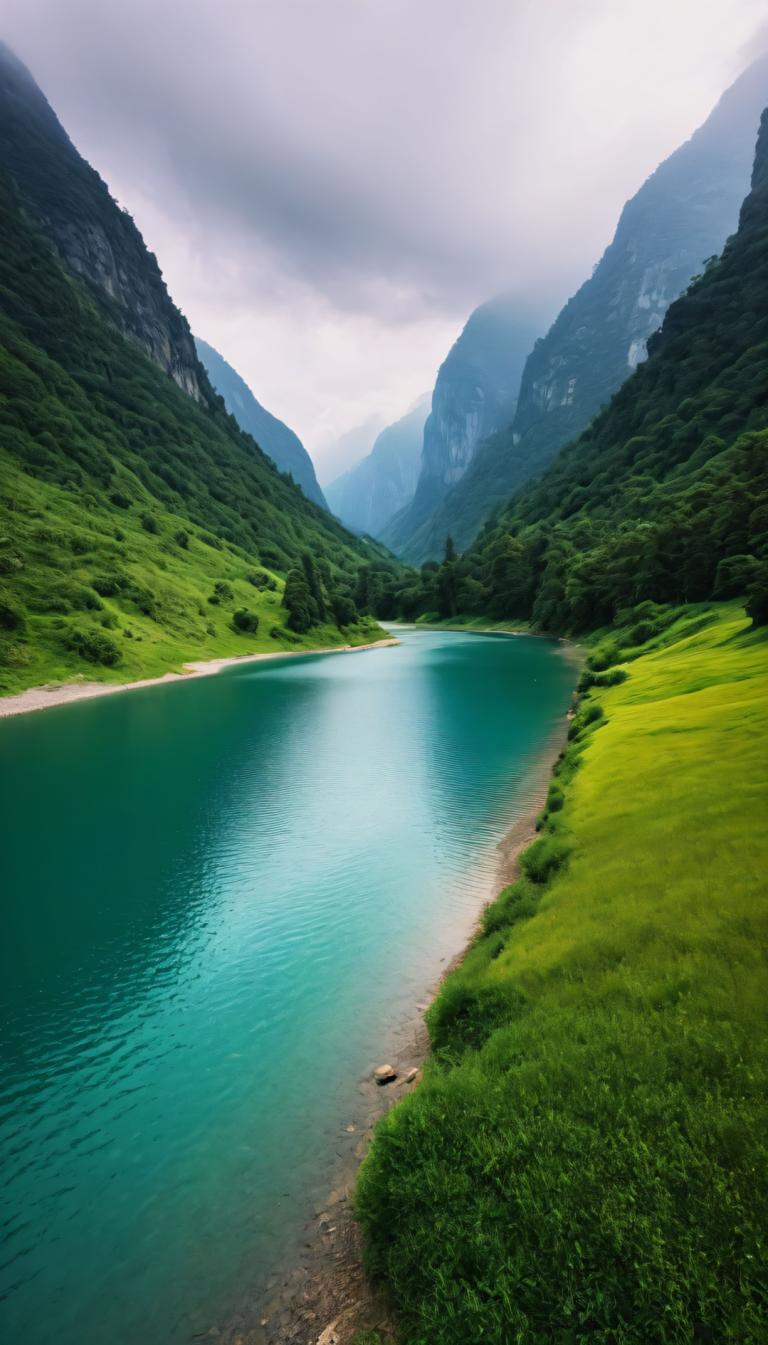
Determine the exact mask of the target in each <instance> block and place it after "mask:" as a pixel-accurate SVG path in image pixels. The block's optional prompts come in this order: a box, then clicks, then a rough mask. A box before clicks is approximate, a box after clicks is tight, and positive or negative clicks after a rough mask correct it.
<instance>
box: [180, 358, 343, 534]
mask: <svg viewBox="0 0 768 1345" xmlns="http://www.w3.org/2000/svg"><path fill="white" fill-rule="evenodd" d="M195 345H196V347H197V353H198V355H199V357H200V359H201V360H202V362H203V365H204V366H205V369H206V372H207V374H208V377H209V379H210V380H211V383H212V384H213V386H214V388H215V389H216V391H217V392H218V393H219V395H220V396H221V397H223V398H224V405H225V406H226V408H227V410H228V411H229V414H230V415H231V416H234V418H235V420H236V421H237V423H238V425H239V426H240V428H241V430H245V432H246V433H247V434H250V435H251V436H252V437H253V438H254V439H255V440H256V443H257V444H258V445H259V448H261V449H262V451H263V452H264V453H266V454H267V456H268V457H270V458H271V459H272V461H273V462H274V463H275V466H276V467H277V468H278V469H279V470H280V471H281V472H290V473H291V476H292V477H293V479H294V481H295V482H296V484H297V486H301V489H302V490H303V491H304V494H305V495H306V497H307V499H308V500H314V502H315V504H319V505H322V507H323V508H324V509H327V508H328V505H327V503H326V500H325V497H324V495H323V492H322V491H321V489H320V486H319V485H318V482H317V477H316V476H315V469H314V467H313V465H312V459H311V458H310V456H309V454H308V452H307V450H306V449H305V447H304V445H303V444H302V442H301V440H300V439H299V436H298V435H297V434H295V433H294V431H293V430H291V429H289V428H288V426H287V425H285V424H284V423H283V421H282V420H278V418H277V416H273V415H272V413H271V412H270V411H267V409H266V407H264V406H262V405H261V402H259V401H257V399H256V397H254V395H253V393H252V392H251V389H250V388H249V386H248V384H247V383H246V382H245V379H244V378H242V377H241V375H240V374H238V372H237V370H236V369H233V368H232V365H231V364H228V363H227V361H226V360H225V359H224V357H223V356H222V355H220V354H219V352H218V351H217V350H214V348H213V346H210V345H208V342H207V341H203V340H202V339H201V338H200V337H199V336H196V337H195Z"/></svg>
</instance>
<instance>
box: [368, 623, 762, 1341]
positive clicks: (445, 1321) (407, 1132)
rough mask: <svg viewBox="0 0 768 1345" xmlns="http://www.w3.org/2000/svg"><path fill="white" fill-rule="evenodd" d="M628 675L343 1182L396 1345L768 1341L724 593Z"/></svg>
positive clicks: (744, 676)
mask: <svg viewBox="0 0 768 1345" xmlns="http://www.w3.org/2000/svg"><path fill="white" fill-rule="evenodd" d="M705 623H706V624H705ZM654 643H655V645H656V646H657V647H655V648H654V647H653V644H654ZM633 652H637V651H633ZM624 668H625V671H626V672H627V673H628V677H627V680H626V681H624V682H622V683H620V684H614V685H611V686H597V687H594V686H593V687H592V688H591V689H590V690H589V691H588V692H587V693H586V695H585V698H584V701H583V703H582V707H581V709H580V712H579V716H578V717H577V720H576V721H575V724H574V726H573V737H572V741H571V744H570V746H569V749H568V751H567V753H566V755H565V758H564V760H563V761H562V763H561V766H560V770H559V774H558V776H557V778H556V780H555V781H554V782H553V786H552V789H551V791H550V799H551V805H550V811H549V813H548V815H547V818H546V820H545V823H544V827H543V830H542V835H541V837H540V839H539V840H538V841H536V842H535V843H534V846H533V847H531V848H530V849H529V850H528V851H527V852H526V854H525V856H524V857H523V871H524V875H525V876H524V877H522V878H521V879H520V880H519V881H518V882H517V883H515V884H514V885H513V886H512V887H511V888H508V889H507V890H506V891H505V892H504V893H503V894H502V895H501V897H500V898H499V900H498V901H497V902H496V903H495V905H494V906H492V907H491V908H490V909H489V911H488V913H487V917H486V922H485V932H484V934H483V936H482V937H481V938H480V939H479V940H478V941H477V942H476V944H475V945H474V946H473V948H472V949H471V950H470V952H469V954H468V955H467V957H466V959H465V961H464V963H463V964H462V965H461V967H460V968H459V969H458V970H456V971H455V972H453V973H452V974H451V975H450V976H449V977H448V979H447V980H446V982H445V983H444V986H443V989H442V991H441V993H440V995H439V996H438V999H437V1001H436V1002H435V1004H434V1005H433V1007H432V1009H431V1011H430V1014H429V1027H430V1032H431V1037H432V1043H433V1048H434V1049H433V1056H432V1059H431V1060H430V1062H429V1064H428V1067H427V1071H426V1076H425V1080H424V1083H423V1084H422V1086H421V1087H420V1088H419V1089H418V1090H417V1092H416V1093H415V1094H414V1095H413V1096H412V1097H409V1098H407V1099H405V1100H404V1101H403V1103H402V1104H401V1105H399V1106H398V1107H397V1108H396V1109H395V1110H394V1111H393V1112H391V1113H390V1114H389V1116H388V1117H386V1118H385V1120H384V1121H383V1122H382V1123H381V1125H380V1127H379V1129H378V1132H377V1136H376V1139H375V1141H374V1144H373V1147H372V1150H371V1152H370V1154H369V1156H368V1158H367V1159H366V1161H365V1163H364V1166H363V1169H362V1172H361V1176H360V1180H359V1187H358V1197H357V1199H358V1210H359V1214H360V1217H361V1220H362V1223H363V1226H364V1230H365V1233H366V1236H367V1241H368V1255H369V1263H370V1268H371V1270H372V1271H373V1272H374V1274H375V1275H377V1276H379V1277H382V1278H383V1279H384V1280H385V1281H386V1282H387V1283H388V1285H389V1288H390V1290H391V1293H392V1296H393V1298H394V1301H395V1305H396V1308H397V1311H398V1314H399V1318H400V1323H401V1327H402V1332H403V1338H404V1340H405V1341H407V1342H409V1343H413V1345H416V1343H417V1342H418V1345H467V1342H470V1341H471V1342H480V1341H482V1340H488V1341H494V1342H501V1341H505V1342H506V1341H510V1342H512V1341H515V1342H518V1341H519V1342H539V1341H540V1342H544V1341H547V1342H550V1341H558V1342H577V1341H582V1340H587V1339H588V1340H589V1341H591V1342H592V1341H594V1342H606V1345H607V1342H609V1341H610V1342H626V1343H628V1342H632V1343H633V1345H634V1343H635V1342H636V1343H637V1345H641V1343H642V1345H647V1342H648V1341H650V1340H654V1341H659V1342H669V1343H670V1345H671V1343H672V1342H675V1343H677V1342H681V1343H682V1342H689V1341H690V1342H694V1341H696V1342H705V1341H711V1342H713V1345H714V1342H721V1341H733V1342H739V1343H740V1345H747V1342H758V1341H765V1339H766V1332H765V1320H766V1308H765V1300H764V1297H763V1295H764V1293H765V1288H764V1286H765V1271H766V1263H765V1253H764V1248H763V1241H762V1237H763V1231H764V1229H765V1227H766V1224H767V1223H768V1211H767V1210H766V1207H765V1203H766V1195H765V1193H766V1189H768V1183H767V1182H766V1176H767V1175H768V1170H767V1169H768V1162H767V1153H766V1140H765V1126H764V1097H765V1090H766V1085H768V1061H767V1059H766V1048H765V1040H766V1027H767V1026H768V1023H767V1022H766V1018H767V1017H768V993H766V992H767V990H768V986H767V984H766V975H765V967H764V962H763V957H762V947H763V946H764V942H765V936H766V933H768V912H767V911H766V904H767V903H766V895H765V874H766V872H768V837H767V836H766V831H765V827H764V818H765V815H766V813H765V809H766V802H767V801H768V800H767V797H766V793H767V791H766V768H765V742H766V736H767V730H768V676H767V674H768V642H767V638H766V634H765V632H764V631H754V632H753V631H751V630H750V629H749V623H748V622H747V620H746V619H745V617H744V614H743V611H742V610H741V609H740V608H739V607H738V606H736V605H735V604H729V605H725V606H722V607H720V608H718V609H716V611H715V612H709V613H706V612H705V613H700V614H699V615H698V616H697V617H696V618H695V619H693V620H692V619H691V617H690V615H684V616H683V617H682V618H681V619H680V620H679V621H678V622H676V623H675V624H674V625H672V626H670V627H668V628H667V630H666V631H665V632H664V633H663V634H661V635H657V636H656V637H655V642H651V645H649V646H646V650H645V651H642V652H640V656H639V657H636V658H633V659H632V660H631V661H629V662H627V663H626V664H625V665H624ZM603 677H604V674H603ZM598 707H600V709H599V708H598ZM601 710H602V713H601ZM761 1286H762V1287H761Z"/></svg>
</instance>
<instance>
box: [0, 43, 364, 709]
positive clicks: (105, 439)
mask: <svg viewBox="0 0 768 1345" xmlns="http://www.w3.org/2000/svg"><path fill="white" fill-rule="evenodd" d="M3 69H4V71H5V72H6V75H8V72H9V71H10V76H11V77H12V78H10V79H9V78H5V81H4V86H3V87H4V89H5V94H4V97H5V99H6V108H5V110H6V111H8V106H7V100H8V99H9V97H10V100H11V104H12V107H11V109H10V112H11V119H10V124H8V123H6V124H4V127H3V140H2V161H0V230H1V233H0V394H1V396H0V683H1V684H2V689H3V690H10V689H15V688H17V687H21V686H25V685H34V684H35V683H39V682H41V681H43V680H50V678H51V677H52V676H55V677H56V678H59V679H60V678H63V677H71V676H72V675H73V674H76V673H78V672H80V673H82V672H83V671H87V670H88V668H89V665H91V666H92V665H100V666H101V667H102V668H105V669H109V668H112V667H114V666H116V665H117V664H120V666H121V675H126V676H132V677H136V676H140V675H141V674H142V673H145V672H148V671H151V672H159V671H163V670H164V669H165V668H167V667H169V666H173V665H176V666H178V664H179V663H180V662H181V661H182V660H183V659H184V658H192V657H198V658H199V657H205V655H206V654H208V655H209V656H210V655H213V654H217V653H223V652H236V651H240V652H242V650H243V645H242V643H240V640H241V637H242V635H243V634H245V635H247V636H248V637H249V641H250V645H246V646H245V647H246V648H248V647H253V642H254V640H255V639H256V631H257V628H258V620H259V616H261V618H262V627H261V634H260V635H259V636H258V639H263V640H264V641H266V644H267V647H269V643H270V639H272V640H273V641H275V642H276V643H272V645H271V647H272V648H273V649H274V648H276V647H277V648H280V647H285V646H287V645H289V644H291V643H295V641H296V640H297V639H300V638H303V635H304V633H305V632H306V631H307V629H308V628H309V627H310V626H312V625H314V624H316V623H322V622H326V623H329V624H330V626H331V627H332V626H333V623H334V622H337V623H338V624H344V625H348V624H349V623H351V622H353V621H354V620H355V617H356V612H355V609H354V605H353V603H352V600H351V597H350V596H349V595H350V593H351V590H352V588H353V586H354V585H355V583H356V579H357V574H358V571H359V570H360V568H361V566H365V565H366V564H367V563H369V562H370V561H371V559H372V558H374V557H375V556H376V554H377V553H376V550H375V548H373V547H372V546H371V545H370V544H367V543H363V542H360V541H358V540H357V539H355V538H353V537H352V536H351V535H350V534H349V533H347V532H346V531H345V530H344V529H343V528H342V526H341V525H340V524H339V523H338V522H336V520H335V519H332V518H331V517H330V516H329V515H328V513H327V512H326V511H325V510H324V509H321V508H319V507H318V506H317V505H315V504H313V503H311V502H310V501H308V500H307V499H306V498H305V497H304V495H303V494H302V493H301V492H300V491H299V490H298V489H297V488H296V487H295V486H294V485H293V483H292V482H290V481H289V480H287V479H286V478H285V477H284V476H281V475H280V473H279V472H278V471H277V469H276V468H275V466H274V464H273V463H272V462H271V461H270V459H269V458H268V457H266V456H265V454H264V453H263V452H262V451H261V449H260V448H259V447H257V445H256V444H255V443H254V441H253V440H252V439H251V438H250V437H249V436H248V435H246V434H244V433H243V432H242V431H241V430H240V429H239V428H238V426H237V424H236V423H235V421H234V420H233V419H232V417H230V416H229V415H228V414H227V413H226V411H225V409H224V406H223V403H222V402H221V401H220V399H219V398H218V397H216V395H215V394H214V393H213V391H212V389H211V388H210V385H209V384H208V380H207V377H206V374H205V371H204V370H203V369H202V367H201V366H200V365H199V363H198V361H197V358H196V355H195V351H194V345H193V344H192V341H191V337H189V333H188V328H187V326H186V323H185V321H184V319H183V318H182V317H181V315H180V314H179V313H178V311H177V310H176V309H175V307H174V306H173V304H172V302H171V300H170V299H169V298H168V295H167V293H166V291H165V288H164V286H163V285H162V281H161V280H160V272H159V270H158V269H157V264H156V262H155V260H154V258H153V257H151V255H150V254H149V253H147V252H146V250H145V249H144V246H143V243H142V242H141V238H140V235H139V234H138V233H137V231H136V230H135V229H134V227H133V225H129V224H128V223H127V222H126V221H127V217H126V216H124V215H123V213H122V212H121V211H120V209H119V207H118V206H117V205H116V204H115V203H114V201H112V199H111V198H110V196H109V193H108V191H107V189H106V187H104V185H103V184H102V183H101V181H100V179H99V178H98V177H97V175H96V174H95V173H93V171H92V170H91V169H90V168H89V167H88V165H86V164H84V163H83V161H82V160H79V158H78V156H77V154H76V151H74V149H73V148H72V145H71V143H70V141H69V140H68V139H67V137H66V136H65V134H64V133H63V131H61V130H60V128H59V131H58V133H56V127H58V123H57V122H55V118H53V114H52V113H51V112H50V109H48V108H47V104H45V102H44V100H43V99H42V95H41V94H39V91H37V89H36V86H35V85H34V83H33V81H32V80H31V76H29V75H28V74H26V72H24V71H23V70H21V71H20V69H19V67H18V63H16V62H15V61H14V60H13V58H10V57H9V56H8V54H7V53H5V55H4V59H3ZM9 88H11V94H9V92H8V91H9ZM19 91H20V92H19ZM22 95H23V99H24V103H23V106H22V102H21V99H22ZM40 104H42V109H43V110H42V111H41V110H40ZM29 108H31V109H32V112H34V117H33V116H32V113H30V114H29V115H26V111H25V109H27V110H28V109H29ZM36 119H37V120H36ZM38 121H39V122H40V127H38ZM30 126H31V127H32V131H30ZM40 128H42V129H40ZM17 129H18V133H19V135H20V137H21V141H22V144H21V148H19V146H18V145H17V144H16V141H15V139H14V136H15V134H16V130H17ZM49 196H50V198H51V201H50V209H49V207H48V205H47V204H45V203H46V202H47V201H48V197H49ZM54 196H55V197H56V199H55V200H54V199H53V198H54ZM41 203H43V204H45V208H44V209H43V208H42V206H41ZM38 207H40V208H38ZM80 212H82V214H81V213H80ZM94 212H95V213H94ZM78 239H81V240H85V244H87V245H88V246H90V243H91V242H92V243H93V245H94V249H95V251H93V252H91V253H89V254H88V255H89V256H90V257H91V258H93V257H94V256H96V255H99V256H101V255H102V254H103V255H104V256H105V258H106V261H105V271H104V276H105V277H107V278H108V275H110V274H114V275H115V276H117V277H118V279H120V281H121V286H122V282H123V280H124V282H125V284H124V286H123V287H122V288H120V289H119V290H116V291H115V295H112V294H110V293H108V292H107V290H105V289H103V288H102V287H101V286H100V284H99V283H98V275H97V273H95V272H94V273H92V274H89V275H88V276H86V275H83V274H82V273H81V272H80V271H79V270H78V268H77V267H74V269H73V267H72V257H73V256H76V253H75V252H73V251H72V248H73V247H74V243H73V240H78ZM61 240H63V243H62V242H61ZM126 240H127V242H126ZM85 244H84V246H85ZM124 245H125V250H123V249H124ZM60 246H63V247H64V248H65V252H64V254H63V255H62V252H61V251H60V250H59V248H60ZM105 249H106V251H105ZM129 254H130V255H129ZM107 262H108V264H109V268H111V267H112V266H113V263H114V268H115V270H114V272H112V271H111V270H109V268H107ZM129 262H130V265H129ZM94 275H96V279H94ZM106 284H107V280H106V279H105V285H106ZM115 296H116V297H115ZM150 301H151V305H150ZM148 305H150V306H149V307H148ZM145 337H146V339H144V338H145ZM168 374H170V375H171V377H169V376H168ZM188 394H189V395H188ZM287 571H290V574H289V579H290V587H289V592H288V596H291V595H292V601H291V603H288V605H287V607H286V606H284V605H283V584H282V578H281V576H282V575H284V574H285V573H286V572H287ZM287 601H288V600H287V597H286V602H287ZM289 627H290V628H289ZM329 636H330V637H331V638H333V630H332V629H330V630H326V633H325V637H324V638H326V639H328V638H329ZM335 638H337V639H338V638H341V637H339V636H338V633H337V634H336V637H335Z"/></svg>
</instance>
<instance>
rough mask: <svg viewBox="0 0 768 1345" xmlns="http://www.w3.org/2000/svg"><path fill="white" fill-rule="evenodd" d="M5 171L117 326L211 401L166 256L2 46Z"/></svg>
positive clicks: (199, 397)
mask: <svg viewBox="0 0 768 1345" xmlns="http://www.w3.org/2000/svg"><path fill="white" fill-rule="evenodd" d="M0 168H2V169H3V170H4V172H5V173H7V174H9V175H10V177H11V178H12V179H13V181H14V183H15V185H16V190H17V192H18V195H19V199H20V201H21V202H22V204H23V206H24V209H25V210H26V211H27V212H28V214H29V215H30V216H31V218H32V219H34V220H35V221H36V223H37V224H38V225H39V226H40V228H41V229H42V231H43V232H44V233H45V234H46V236H47V237H48V238H49V239H50V240H51V242H52V243H54V244H55V246H56V249H57V251H58V253H59V256H60V257H61V258H62V260H63V261H64V262H65V264H66V265H67V267H68V268H69V269H70V271H72V272H73V274H75V275H76V276H77V277H78V278H79V279H80V281H81V282H82V283H83V284H84V285H85V286H86V288H87V289H88V291H89V293H90V294H91V295H92V297H93V298H94V299H95V300H96V302H97V304H98V305H99V307H100V308H101V310H102V312H103V313H104V314H105V315H106V316H107V317H108V318H109V319H110V321H111V322H113V323H114V325H115V326H116V327H118V328H119V330H120V331H122V332H123V334H124V335H125V336H128V337H130V339H131V340H132V341H135V342H136V344H137V345H139V346H140V347H141V348H142V349H143V350H145V351H146V353H147V354H148V355H149V356H150V357H151V358H152V359H153V360H154V361H155V363H156V364H159V365H160V367H161V369H164V370H165V372H166V373H167V374H170V375H171V377H172V378H173V379H174V381H175V382H176V383H178V385H179V387H180V388H183V389H184V391H185V392H187V393H189V395H190V396H191V397H193V398H194V399H195V400H196V401H208V400H210V399H211V394H210V388H209V386H208V382H207V379H206V378H205V375H204V373H203V371H202V369H201V368H200V363H199V361H198V359H197V355H196V353H195V345H194V341H193V340H192V334H191V332H190V330H189V325H188V323H187V321H186V318H184V317H183V316H182V314H181V313H180V312H179V310H178V309H177V308H176V307H175V305H174V304H173V302H172V301H171V299H170V298H169V295H168V291H167V290H166V287H165V283H164V281H163V277H162V273H161V271H160V268H159V266H158V264H157V259H156V258H155V256H154V254H153V253H151V252H149V251H148V250H147V248H146V247H145V245H144V240H143V238H142V237H141V234H140V233H139V231H138V229H137V228H136V226H135V224H134V222H133V220H132V219H131V217H130V215H129V214H128V213H127V211H125V210H121V209H120V207H119V206H118V205H117V203H116V202H115V201H114V200H113V199H112V197H111V196H110V193H109V189H108V187H107V185H106V183H105V182H103V181H102V179H101V178H100V177H99V175H98V173H97V172H96V171H95V170H94V169H93V168H91V166H90V164H89V163H86V161H85V159H83V158H82V157H81V155H80V154H78V152H77V150H76V149H75V147H74V145H73V144H72V141H71V140H70V139H69V136H68V135H67V133H66V131H65V130H64V128H63V127H62V125H61V123H60V122H59V120H58V118H57V117H56V114H55V113H54V112H53V110H52V108H51V107H50V106H49V104H48V102H47V100H46V98H45V96H44V95H43V93H42V92H41V90H40V89H39V88H38V86H37V84H36V83H35V81H34V79H33V78H32V76H31V75H30V73H29V71H28V70H27V69H26V67H25V66H24V65H22V63H21V62H20V61H19V60H18V59H17V57H16V56H15V55H14V54H13V52H12V51H10V50H9V48H8V47H7V46H6V45H5V44H4V43H2V42H0Z"/></svg>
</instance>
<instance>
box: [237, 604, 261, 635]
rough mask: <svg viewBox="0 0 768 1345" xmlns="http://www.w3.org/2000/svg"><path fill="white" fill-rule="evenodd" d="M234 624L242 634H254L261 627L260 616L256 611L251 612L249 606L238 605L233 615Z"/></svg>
mask: <svg viewBox="0 0 768 1345" xmlns="http://www.w3.org/2000/svg"><path fill="white" fill-rule="evenodd" d="M232 625H233V627H234V629H235V630H236V631H239V632H240V633H241V634H253V633H255V632H256V631H257V630H258V629H259V618H258V617H257V615H256V613H255V612H249V611H248V608H247V607H238V609H237V611H236V612H235V614H234V616H233V617H232Z"/></svg>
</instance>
